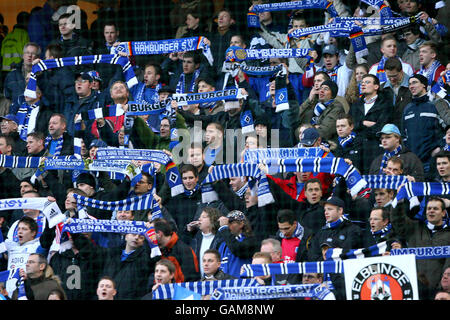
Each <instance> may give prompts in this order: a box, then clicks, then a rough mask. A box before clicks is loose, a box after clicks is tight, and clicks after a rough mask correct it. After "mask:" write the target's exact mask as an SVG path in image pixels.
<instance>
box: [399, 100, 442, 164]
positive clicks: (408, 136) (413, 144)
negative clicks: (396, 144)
mask: <svg viewBox="0 0 450 320" xmlns="http://www.w3.org/2000/svg"><path fill="white" fill-rule="evenodd" d="M441 124H442V120H441V118H440V117H439V114H438V112H437V110H436V107H435V106H434V105H433V104H432V103H431V102H430V100H429V97H428V95H424V96H422V97H420V98H413V99H412V101H411V102H410V103H409V104H407V105H406V107H405V109H404V110H403V118H402V135H403V137H404V142H405V145H406V147H408V148H409V149H410V150H411V151H412V152H414V153H415V154H416V155H417V157H419V159H420V160H421V161H422V163H424V164H425V163H427V162H428V161H429V160H430V159H431V152H432V151H433V150H434V149H435V148H437V147H439V142H440V139H441V138H442V136H443V135H444V133H443V129H442V127H441Z"/></svg>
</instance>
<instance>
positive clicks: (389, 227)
mask: <svg viewBox="0 0 450 320" xmlns="http://www.w3.org/2000/svg"><path fill="white" fill-rule="evenodd" d="M391 231H392V224H390V223H388V224H387V226H386V227H384V228H383V229H380V230H378V231H372V230H370V232H371V233H372V235H373V236H380V237H381V238H385V237H386V236H387V235H388V234H389V233H390V232H391Z"/></svg>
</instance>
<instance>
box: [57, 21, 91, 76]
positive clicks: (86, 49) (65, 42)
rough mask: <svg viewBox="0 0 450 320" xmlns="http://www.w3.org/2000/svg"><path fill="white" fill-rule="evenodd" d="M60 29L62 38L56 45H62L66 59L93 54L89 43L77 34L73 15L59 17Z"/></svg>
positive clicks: (60, 37)
mask: <svg viewBox="0 0 450 320" xmlns="http://www.w3.org/2000/svg"><path fill="white" fill-rule="evenodd" d="M58 27H59V33H60V36H59V38H58V39H57V40H56V41H55V42H54V43H57V44H59V45H61V47H62V48H63V56H64V57H75V56H87V55H89V54H91V53H92V46H91V44H90V43H89V41H88V40H86V39H85V38H83V37H82V36H81V35H80V34H78V33H77V32H75V24H74V23H73V22H72V14H71V13H64V14H62V15H61V16H60V17H59V19H58ZM75 69H76V68H73V70H75Z"/></svg>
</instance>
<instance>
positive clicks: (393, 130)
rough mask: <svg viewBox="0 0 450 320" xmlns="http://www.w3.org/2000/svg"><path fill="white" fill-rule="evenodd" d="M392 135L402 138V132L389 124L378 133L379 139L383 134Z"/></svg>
mask: <svg viewBox="0 0 450 320" xmlns="http://www.w3.org/2000/svg"><path fill="white" fill-rule="evenodd" d="M392 133H395V134H397V135H399V136H401V133H400V130H399V129H398V128H397V126H396V125H395V124H392V123H387V124H385V125H384V127H383V129H381V131H379V132H377V137H380V136H381V135H382V134H392Z"/></svg>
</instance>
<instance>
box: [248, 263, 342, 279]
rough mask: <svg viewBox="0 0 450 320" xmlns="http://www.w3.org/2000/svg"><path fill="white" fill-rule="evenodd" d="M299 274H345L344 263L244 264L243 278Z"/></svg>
mask: <svg viewBox="0 0 450 320" xmlns="http://www.w3.org/2000/svg"><path fill="white" fill-rule="evenodd" d="M299 273H344V264H343V262H342V261H315V262H291V263H268V264H244V265H243V266H242V272H241V275H240V276H241V278H243V277H251V278H253V277H259V276H272V275H276V274H299Z"/></svg>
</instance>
